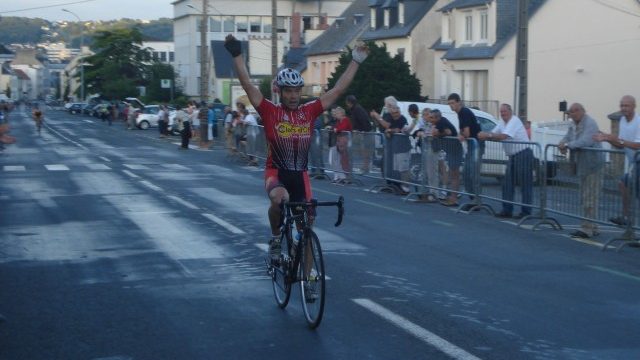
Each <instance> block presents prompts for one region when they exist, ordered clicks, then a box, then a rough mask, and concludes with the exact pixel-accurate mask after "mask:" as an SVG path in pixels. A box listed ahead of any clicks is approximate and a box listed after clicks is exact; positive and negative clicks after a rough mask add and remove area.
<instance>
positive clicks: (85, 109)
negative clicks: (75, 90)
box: [82, 104, 95, 115]
mask: <svg viewBox="0 0 640 360" xmlns="http://www.w3.org/2000/svg"><path fill="white" fill-rule="evenodd" d="M94 106H95V104H85V105H84V106H83V107H82V113H83V114H85V115H91V111H93V107H94Z"/></svg>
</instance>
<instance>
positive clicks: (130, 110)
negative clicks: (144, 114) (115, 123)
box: [127, 104, 138, 130]
mask: <svg viewBox="0 0 640 360" xmlns="http://www.w3.org/2000/svg"><path fill="white" fill-rule="evenodd" d="M137 115H138V113H137V111H136V108H135V107H133V104H129V106H128V107H127V130H133V129H135V128H136V116H137Z"/></svg>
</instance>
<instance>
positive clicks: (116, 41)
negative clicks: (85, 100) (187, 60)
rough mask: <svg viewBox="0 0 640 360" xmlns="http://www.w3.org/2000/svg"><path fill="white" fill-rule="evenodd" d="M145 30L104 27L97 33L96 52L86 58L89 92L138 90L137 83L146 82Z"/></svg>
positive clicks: (115, 94) (110, 95)
mask: <svg viewBox="0 0 640 360" xmlns="http://www.w3.org/2000/svg"><path fill="white" fill-rule="evenodd" d="M141 45H142V34H141V33H140V31H138V30H137V29H136V28H134V29H114V30H110V31H100V32H99V33H97V34H96V36H95V43H94V46H95V48H96V53H95V54H94V55H92V56H89V57H87V58H86V59H85V63H86V65H85V84H86V89H87V90H86V92H87V93H99V94H101V95H102V96H103V97H104V98H107V99H121V98H123V97H125V96H132V95H134V94H136V92H137V91H136V86H142V85H146V83H147V80H146V79H145V74H147V68H148V66H149V65H147V64H146V63H145V62H144V61H145V59H148V58H149V53H148V51H147V50H144V49H142V47H141Z"/></svg>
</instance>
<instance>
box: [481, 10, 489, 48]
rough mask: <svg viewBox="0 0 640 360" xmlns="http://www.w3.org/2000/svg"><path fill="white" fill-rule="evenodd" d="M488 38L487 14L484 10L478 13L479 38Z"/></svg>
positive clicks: (485, 39)
mask: <svg viewBox="0 0 640 360" xmlns="http://www.w3.org/2000/svg"><path fill="white" fill-rule="evenodd" d="M488 39H489V14H488V13H487V12H486V11H483V12H481V13H480V40H484V41H487V40H488Z"/></svg>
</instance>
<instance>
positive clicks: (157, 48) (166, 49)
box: [142, 41, 176, 67]
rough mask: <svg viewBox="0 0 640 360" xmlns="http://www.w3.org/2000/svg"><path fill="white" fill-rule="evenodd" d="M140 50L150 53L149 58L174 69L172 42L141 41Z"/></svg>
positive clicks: (173, 47)
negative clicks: (146, 50)
mask: <svg viewBox="0 0 640 360" xmlns="http://www.w3.org/2000/svg"><path fill="white" fill-rule="evenodd" d="M142 48H143V49H148V50H149V52H151V58H152V59H153V60H155V61H159V62H161V63H165V64H170V65H173V66H174V67H175V64H176V62H175V60H176V55H175V43H174V42H173V41H143V42H142Z"/></svg>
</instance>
